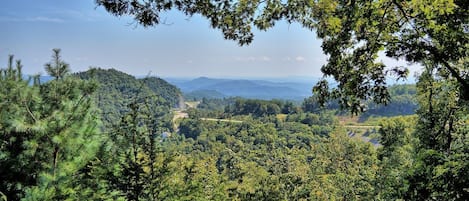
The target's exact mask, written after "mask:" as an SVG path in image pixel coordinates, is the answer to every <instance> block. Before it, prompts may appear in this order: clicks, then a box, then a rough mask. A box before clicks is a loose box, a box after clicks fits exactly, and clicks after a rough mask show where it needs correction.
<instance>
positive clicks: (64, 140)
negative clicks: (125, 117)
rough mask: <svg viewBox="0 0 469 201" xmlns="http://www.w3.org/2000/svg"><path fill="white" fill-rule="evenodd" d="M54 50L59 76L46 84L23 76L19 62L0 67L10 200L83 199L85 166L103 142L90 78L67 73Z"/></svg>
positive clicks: (52, 68) (5, 186)
mask: <svg viewBox="0 0 469 201" xmlns="http://www.w3.org/2000/svg"><path fill="white" fill-rule="evenodd" d="M59 52H60V51H59V50H58V49H55V50H54V61H53V63H55V64H57V65H52V64H50V65H49V64H47V65H46V70H47V71H48V72H50V73H51V75H52V76H54V77H55V80H52V81H50V82H48V83H45V84H40V82H39V81H38V80H37V79H36V80H35V81H34V84H32V85H30V81H31V80H24V79H23V75H22V73H21V65H20V62H17V68H16V69H13V68H12V66H11V63H12V62H11V61H12V60H13V58H12V57H10V62H9V66H8V67H7V68H6V69H5V70H2V76H1V78H2V79H1V81H0V82H1V86H2V87H0V88H1V90H2V91H1V95H0V96H1V99H0V101H1V103H0V111H1V118H0V128H2V129H1V138H2V141H1V143H2V144H1V149H0V156H1V157H0V160H1V163H0V164H1V168H0V171H2V172H1V173H0V175H1V177H2V179H1V180H2V182H1V185H2V186H1V190H0V191H2V192H5V194H6V196H7V197H8V199H9V200H18V199H20V198H22V197H24V199H25V200H53V199H54V200H65V199H74V200H78V199H80V196H81V193H83V192H85V191H86V189H87V188H88V187H86V186H83V185H81V181H80V178H82V176H83V175H84V174H86V172H84V168H85V167H86V165H87V164H88V163H89V162H90V161H91V159H93V158H94V157H95V153H96V150H97V148H98V147H99V144H100V142H101V140H100V139H101V137H100V135H99V131H98V128H99V125H100V121H99V118H98V116H97V113H96V109H95V108H94V106H93V104H92V103H91V101H90V95H91V94H92V93H93V91H94V90H95V88H96V85H95V84H93V83H91V82H85V81H81V80H77V79H74V78H71V77H69V76H67V75H68V74H67V71H68V65H66V64H65V63H64V62H63V61H61V60H60V55H59Z"/></svg>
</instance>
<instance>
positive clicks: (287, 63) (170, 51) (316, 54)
mask: <svg viewBox="0 0 469 201" xmlns="http://www.w3.org/2000/svg"><path fill="white" fill-rule="evenodd" d="M162 19H166V22H167V23H168V24H170V25H159V26H156V27H152V28H143V27H139V26H136V25H135V24H132V23H133V21H132V20H131V19H130V18H127V17H121V18H116V17H114V16H111V15H109V14H108V13H107V12H106V11H105V10H104V9H103V8H101V7H96V5H95V4H94V1H93V0H79V1H63V0H41V1H37V0H14V1H13V0H9V1H3V2H2V7H1V8H0V27H2V28H1V29H2V31H1V32H0V62H3V63H0V66H5V65H6V63H7V57H8V55H9V54H14V55H15V58H17V59H21V60H22V62H23V64H24V71H25V73H27V74H34V73H44V70H43V69H44V67H43V66H44V64H45V63H46V62H48V61H49V60H50V56H51V54H52V51H51V50H52V48H61V49H62V56H63V59H64V60H65V61H66V62H68V63H69V64H70V65H71V68H72V71H74V72H77V71H84V70H87V69H88V68H89V67H90V66H92V67H101V68H115V69H118V70H122V71H124V72H127V73H130V74H133V75H147V74H149V73H150V74H151V75H155V76H160V77H198V76H209V77H256V78H259V77H288V76H308V77H310V76H312V77H320V76H322V75H321V73H320V67H321V66H322V65H323V64H324V63H325V62H326V56H325V55H323V53H322V50H321V47H320V45H321V41H320V40H318V39H316V35H315V33H314V32H311V31H309V30H306V29H304V28H301V27H300V25H298V24H291V25H289V24H287V23H282V22H281V23H278V24H277V25H276V26H275V27H274V28H272V29H270V30H268V31H267V32H261V31H256V32H255V39H254V42H253V43H252V44H250V45H249V46H243V47H240V46H238V44H237V43H236V42H234V41H226V40H224V39H223V35H222V34H221V32H220V31H218V30H214V29H211V28H210V26H209V23H208V21H207V20H206V19H204V18H202V17H199V16H194V17H191V18H187V17H186V16H184V15H182V14H180V13H178V12H176V11H174V12H169V13H165V14H163V15H162Z"/></svg>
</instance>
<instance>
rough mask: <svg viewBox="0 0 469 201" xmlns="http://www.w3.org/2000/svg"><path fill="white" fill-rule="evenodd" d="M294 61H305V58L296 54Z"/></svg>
mask: <svg viewBox="0 0 469 201" xmlns="http://www.w3.org/2000/svg"><path fill="white" fill-rule="evenodd" d="M295 61H297V62H304V61H306V59H305V58H304V57H302V56H297V57H295Z"/></svg>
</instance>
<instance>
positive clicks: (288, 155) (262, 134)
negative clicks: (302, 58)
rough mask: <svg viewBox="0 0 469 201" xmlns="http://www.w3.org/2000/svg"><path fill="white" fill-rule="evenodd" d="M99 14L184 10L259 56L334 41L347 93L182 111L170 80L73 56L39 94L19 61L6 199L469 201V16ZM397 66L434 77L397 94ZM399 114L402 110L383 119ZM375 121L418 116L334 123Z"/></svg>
mask: <svg viewBox="0 0 469 201" xmlns="http://www.w3.org/2000/svg"><path fill="white" fill-rule="evenodd" d="M96 3H97V5H99V6H104V7H105V8H106V9H107V11H109V12H110V13H112V14H114V15H117V16H121V15H131V16H133V17H134V18H135V19H136V21H137V22H138V23H141V24H143V25H145V26H152V25H156V24H158V23H160V22H161V21H160V19H159V14H160V12H163V11H168V10H170V9H172V8H175V9H178V10H180V11H182V12H184V13H185V14H187V15H194V14H200V15H202V16H204V17H206V18H208V19H209V20H210V22H211V24H212V26H213V27H214V28H218V29H220V30H222V32H223V34H224V35H225V38H227V39H232V40H237V41H239V43H240V44H241V45H244V44H248V43H250V42H251V41H252V39H253V35H252V28H251V27H252V26H255V27H257V28H259V29H261V30H266V29H268V28H269V27H272V26H274V25H275V22H276V21H278V20H281V19H284V20H287V21H288V22H298V23H300V24H302V25H303V26H305V27H307V28H310V29H315V30H316V33H317V34H318V37H319V38H321V39H323V45H322V47H323V49H324V52H325V53H326V54H327V55H328V56H329V60H328V63H327V64H326V65H324V66H323V67H322V71H323V72H324V74H325V76H326V77H327V76H332V77H333V78H334V79H335V80H336V81H337V82H338V86H337V88H329V85H328V84H327V83H326V82H325V81H324V80H323V81H321V82H319V84H318V85H316V87H315V90H314V94H313V96H312V97H311V98H308V99H306V100H305V101H304V102H303V104H302V105H301V106H300V105H295V104H294V103H291V102H288V101H279V100H254V99H210V100H209V99H205V100H202V102H201V103H200V104H199V105H200V106H194V105H192V106H194V107H191V108H189V109H187V110H171V107H174V106H175V105H176V104H180V103H179V101H178V100H179V97H180V96H181V94H180V92H179V90H178V89H177V88H176V87H174V86H172V85H169V84H167V83H166V82H165V81H163V80H160V79H158V78H145V79H135V77H133V76H130V75H127V74H125V73H122V72H118V71H116V70H112V69H111V70H103V69H91V70H89V71H87V72H82V73H76V74H70V72H71V69H70V66H69V64H68V63H67V62H66V61H64V60H63V59H62V57H61V51H60V49H53V52H52V58H51V60H50V61H49V62H47V63H45V65H44V67H45V70H46V72H47V73H48V75H49V76H52V77H53V79H52V80H50V81H48V82H41V80H40V79H39V77H38V76H31V77H29V78H27V76H25V75H24V74H23V72H22V68H23V66H22V63H21V61H20V60H16V61H15V60H14V57H13V56H10V57H9V59H8V61H7V65H6V67H3V68H0V199H2V200H466V199H467V198H468V197H469V190H468V186H467V184H468V183H469V140H468V139H469V100H468V99H469V98H468V97H469V95H468V89H469V87H468V83H467V82H468V66H469V65H467V64H468V63H467V62H468V61H469V60H468V55H467V54H468V47H469V46H468V39H469V36H468V35H469V33H468V28H467V24H468V20H469V19H468V18H469V13H468V12H467V10H468V7H469V3H468V2H467V1H463V0H455V1H429V0H428V1H427V0H422V1H416V0H412V1H361V0H351V1H335V0H317V1H300V0H289V1H278V0H267V1H246V0H240V1H230V0H224V1H208V0H207V1H206V0H202V1H185V0H168V1H156V0H148V1H133V0H97V1H96ZM382 51H384V52H385V53H386V54H387V56H390V57H393V58H405V59H406V60H407V61H409V62H416V63H419V64H420V65H421V66H422V71H421V73H420V74H419V75H418V78H417V80H418V82H417V84H416V85H415V86H393V87H388V86H387V85H386V82H385V79H384V78H385V76H386V75H387V74H388V73H396V74H397V76H398V77H402V76H405V74H406V72H407V71H406V70H405V69H403V68H393V69H391V70H388V69H386V68H385V66H384V64H382V63H380V62H379V61H378V60H377V58H378V56H377V55H378V53H379V52H382ZM330 98H333V99H332V100H331V99H330ZM392 99H394V100H395V105H394V106H393V105H392V103H391V104H390V105H389V106H390V107H389V108H387V109H382V110H381V109H380V107H381V106H377V105H373V104H379V103H387V102H388V101H389V100H392ZM409 101H410V102H409ZM191 104H193V103H191ZM191 104H189V102H187V105H191ZM223 104H226V105H224V106H223V107H220V105H223ZM325 104H327V107H322V108H321V107H319V106H321V105H325ZM366 105H368V106H369V108H370V111H373V110H374V111H375V112H377V113H386V114H389V115H388V116H392V115H394V114H393V112H395V110H399V112H404V113H405V112H407V110H408V109H409V107H410V106H411V105H414V106H415V105H417V106H416V108H417V109H416V112H415V113H416V114H415V115H410V116H393V117H381V118H371V120H369V119H368V120H366V121H364V122H358V121H353V120H351V119H352V117H350V118H349V119H346V118H345V117H344V116H337V115H336V113H335V112H336V111H335V110H330V109H331V108H328V107H332V108H345V109H348V110H347V111H350V112H352V113H354V114H357V113H359V112H361V111H363V109H364V108H366V107H365V106H366ZM197 107H198V108H197ZM358 130H362V131H363V132H362V133H363V134H361V133H360V132H357V131H358ZM372 140H376V141H377V143H370V142H371V141H372Z"/></svg>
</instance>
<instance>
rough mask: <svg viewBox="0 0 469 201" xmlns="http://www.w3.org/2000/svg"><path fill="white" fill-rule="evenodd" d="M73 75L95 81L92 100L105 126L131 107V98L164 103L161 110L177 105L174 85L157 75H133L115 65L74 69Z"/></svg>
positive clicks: (134, 100) (177, 93)
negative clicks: (111, 66)
mask: <svg viewBox="0 0 469 201" xmlns="http://www.w3.org/2000/svg"><path fill="white" fill-rule="evenodd" d="M74 76H76V77H78V78H80V79H83V80H92V81H95V82H97V84H98V89H97V91H96V93H95V94H94V96H93V100H94V101H95V104H96V106H97V107H98V108H99V109H100V110H101V112H102V120H103V122H104V123H105V125H106V127H109V126H111V125H112V124H115V123H117V122H119V121H120V119H121V118H122V116H123V115H124V114H126V113H128V112H129V111H130V110H131V108H130V104H132V103H133V102H142V101H144V100H152V101H154V102H152V103H151V104H154V105H158V106H159V107H165V108H166V109H164V110H163V111H164V112H168V111H169V109H170V108H174V107H179V104H180V101H181V99H182V95H181V92H180V91H179V89H178V88H177V87H175V86H173V85H171V84H169V83H167V82H166V81H164V80H162V79H161V78H157V77H148V78H143V79H137V78H135V77H134V76H132V75H128V74H126V73H124V72H120V71H117V70H115V69H108V70H105V69H100V68H92V69H90V70H88V71H85V72H79V73H75V74H74Z"/></svg>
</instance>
